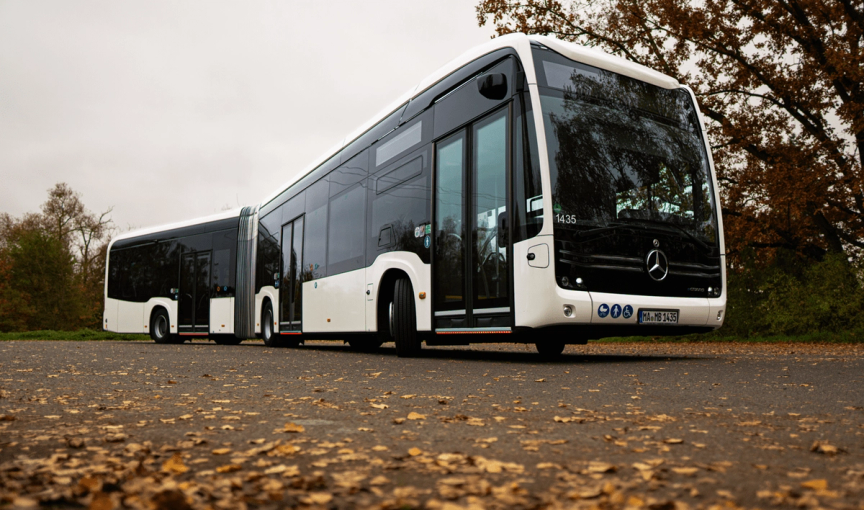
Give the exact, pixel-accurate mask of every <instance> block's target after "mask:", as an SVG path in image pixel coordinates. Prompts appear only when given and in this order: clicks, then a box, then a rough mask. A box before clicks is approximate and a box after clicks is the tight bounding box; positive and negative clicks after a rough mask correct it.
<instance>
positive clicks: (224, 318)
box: [210, 297, 234, 334]
mask: <svg viewBox="0 0 864 510" xmlns="http://www.w3.org/2000/svg"><path fill="white" fill-rule="evenodd" d="M210 332H211V333H219V334H231V333H234V298H233V297H229V298H216V299H211V300H210Z"/></svg>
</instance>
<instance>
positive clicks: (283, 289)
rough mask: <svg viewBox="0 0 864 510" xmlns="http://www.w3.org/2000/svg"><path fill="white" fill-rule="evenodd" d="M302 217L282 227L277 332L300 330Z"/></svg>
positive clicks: (301, 304)
mask: <svg viewBox="0 0 864 510" xmlns="http://www.w3.org/2000/svg"><path fill="white" fill-rule="evenodd" d="M302 253H303V217H302V216H301V217H300V218H297V219H296V220H294V221H292V222H291V223H286V224H285V225H284V226H283V227H282V273H281V278H280V281H279V331H280V332H286V331H300V330H301V329H302V321H301V319H302V310H303V308H302V306H303V303H302V299H301V297H302V296H301V294H302V288H303V287H302V283H303V278H302V268H303V263H302V260H301V254H302Z"/></svg>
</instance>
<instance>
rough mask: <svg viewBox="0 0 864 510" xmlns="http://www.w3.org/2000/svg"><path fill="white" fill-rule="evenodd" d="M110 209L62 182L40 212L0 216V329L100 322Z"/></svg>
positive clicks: (84, 324)
mask: <svg viewBox="0 0 864 510" xmlns="http://www.w3.org/2000/svg"><path fill="white" fill-rule="evenodd" d="M110 212H111V210H110V209H109V210H107V211H105V212H103V213H101V214H94V213H91V212H90V211H88V210H87V209H86V207H85V206H84V204H83V202H82V200H81V196H80V194H78V193H77V192H75V191H73V190H72V189H71V188H70V187H69V186H68V185H67V184H65V183H59V184H57V185H56V186H54V187H53V188H52V189H50V190H48V200H47V201H46V202H45V203H44V204H42V207H41V214H34V213H31V214H27V215H25V216H23V217H22V218H14V217H12V216H10V215H9V214H5V213H4V214H0V331H18V330H23V329H31V330H32V329H76V328H80V327H99V326H100V324H101V312H102V288H103V283H104V273H105V252H106V248H107V242H108V237H109V235H110V232H111V227H112V225H111V220H110V219H109V218H108V215H109V214H110Z"/></svg>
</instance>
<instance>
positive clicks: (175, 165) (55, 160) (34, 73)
mask: <svg viewBox="0 0 864 510" xmlns="http://www.w3.org/2000/svg"><path fill="white" fill-rule="evenodd" d="M475 4H476V0H434V1H413V0H393V1H390V0H364V1H343V0H329V1H326V2H320V1H319V2H306V1H303V2H301V1H296V0H295V1H281V2H280V1H248V0H245V1H242V2H239V1H213V0H207V1H194V2H193V1H182V2H180V1H178V2H174V1H172V2H168V1H163V2H151V1H146V2H145V1H136V2H132V1H123V2H117V1H104V2H91V1H68V0H60V1H41V0H40V1H33V0H20V1H8V0H0V212H8V213H11V214H13V215H16V216H18V215H21V214H23V213H25V212H28V211H36V210H37V209H38V207H39V205H40V204H41V203H42V202H44V201H45V198H46V191H47V190H48V188H50V187H52V186H53V185H54V184H55V183H57V182H61V181H65V182H67V183H69V184H70V185H71V186H72V188H74V189H75V190H77V191H79V192H81V193H82V195H83V199H84V203H85V204H86V206H87V207H88V208H90V209H91V210H93V211H94V212H96V211H102V210H105V209H107V208H108V207H112V206H113V207H114V212H113V215H112V217H113V219H114V221H115V222H116V224H117V226H118V227H119V228H120V230H126V229H128V228H129V227H135V228H137V227H145V226H149V225H157V224H162V223H167V222H172V221H177V220H182V219H189V218H194V217H197V216H204V215H207V214H212V213H214V212H218V211H220V210H222V209H224V208H225V207H226V206H231V207H237V206H238V205H249V204H254V203H258V201H260V200H261V199H263V198H265V197H266V196H267V195H269V194H270V193H271V192H272V191H274V189H275V188H277V187H279V186H281V185H282V184H283V183H284V182H286V181H287V180H288V179H289V178H291V176H293V175H294V174H295V173H297V172H299V171H300V170H302V169H303V168H304V167H305V166H306V165H308V164H309V163H310V162H311V161H312V160H314V159H315V158H317V157H318V156H320V155H321V154H322V153H323V152H324V151H325V150H327V149H328V148H330V147H332V146H333V145H334V144H336V143H338V142H339V141H341V140H342V138H343V137H344V136H345V135H347V134H348V133H349V132H351V131H353V130H354V129H355V128H357V127H358V126H359V125H360V124H362V123H364V122H365V121H366V120H368V119H369V118H370V117H371V116H373V115H374V114H376V113H377V112H378V111H379V110H381V109H382V108H384V107H385V106H387V105H388V104H389V103H390V102H392V101H393V100H394V99H396V97H397V96H399V95H401V94H402V93H404V92H405V91H407V90H408V89H409V88H412V87H414V86H415V85H416V84H417V83H418V82H419V81H420V80H421V79H422V78H424V77H425V76H426V75H428V74H431V73H432V72H433V71H434V70H435V69H437V68H438V67H440V66H441V65H443V64H444V63H446V62H447V61H449V60H450V59H452V58H454V57H456V56H457V55H459V54H460V53H462V52H463V51H465V50H466V49H468V48H470V47H472V46H475V45H477V44H481V43H483V42H485V41H487V40H488V39H489V37H490V36H491V35H492V30H491V29H490V28H489V27H488V26H487V27H483V28H479V27H478V26H477V22H476V18H475V13H474V5H475Z"/></svg>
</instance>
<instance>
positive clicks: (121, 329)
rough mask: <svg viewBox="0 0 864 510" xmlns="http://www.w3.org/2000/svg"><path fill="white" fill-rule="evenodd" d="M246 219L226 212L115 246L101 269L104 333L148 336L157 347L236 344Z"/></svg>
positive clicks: (135, 235)
mask: <svg viewBox="0 0 864 510" xmlns="http://www.w3.org/2000/svg"><path fill="white" fill-rule="evenodd" d="M248 216H249V214H248V212H247V211H246V210H245V209H244V210H243V211H232V212H227V213H222V214H218V215H214V216H210V217H207V218H201V219H198V220H193V221H189V222H182V223H176V224H172V225H168V226H165V227H157V228H151V229H145V230H139V231H135V232H129V233H127V234H124V235H121V236H119V237H117V238H116V239H114V240H113V241H112V242H111V244H110V246H109V248H108V260H107V264H106V279H105V282H106V283H105V310H104V319H103V321H104V322H103V329H105V330H106V331H114V332H117V333H144V334H149V335H150V336H151V338H153V339H154V340H155V341H156V342H158V343H182V342H183V341H185V340H188V339H190V338H194V337H210V338H212V339H214V340H216V341H218V342H221V343H239V341H240V339H241V338H242V337H243V335H241V338H238V337H237V336H236V335H235V333H238V332H239V331H237V330H236V329H237V327H238V326H240V328H241V329H242V327H243V325H242V324H240V325H238V324H236V323H235V322H236V321H235V315H236V313H235V312H236V310H235V302H236V301H237V300H238V299H240V300H241V301H242V298H243V296H242V294H243V292H238V288H237V284H238V279H239V280H240V284H241V287H242V284H243V281H244V278H243V273H244V271H243V270H242V268H243V267H244V266H245V265H246V264H247V261H248V260H249V257H248V256H245V255H244V254H243V253H242V252H243V250H248V249H249V246H248V240H247V239H244V236H243V235H242V234H243V231H244V230H243V228H241V227H243V226H244V223H245V224H248V223H249V221H248V220H247V221H244V219H245V218H247V217H248ZM246 237H248V236H246ZM238 241H239V243H238ZM238 247H239V249H240V255H241V257H240V264H239V266H240V267H241V270H240V271H238ZM238 277H239V278H238ZM247 279H248V278H247ZM247 294H248V292H247ZM247 301H248V298H247ZM241 322H242V321H241ZM246 327H247V329H248V325H247V326H246ZM251 336H254V331H253V332H252V335H251ZM246 337H248V336H246Z"/></svg>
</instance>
